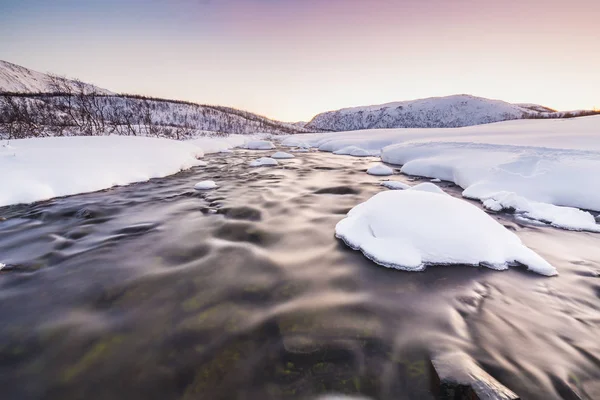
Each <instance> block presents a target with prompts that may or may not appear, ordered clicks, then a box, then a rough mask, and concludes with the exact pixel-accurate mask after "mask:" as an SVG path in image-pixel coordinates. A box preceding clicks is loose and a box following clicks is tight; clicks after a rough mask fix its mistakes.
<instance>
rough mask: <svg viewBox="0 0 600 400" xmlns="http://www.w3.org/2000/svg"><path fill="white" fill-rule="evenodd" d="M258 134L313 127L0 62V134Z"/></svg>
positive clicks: (16, 136) (176, 136)
mask: <svg viewBox="0 0 600 400" xmlns="http://www.w3.org/2000/svg"><path fill="white" fill-rule="evenodd" d="M257 132H266V133H272V134H294V133H306V132H314V131H312V130H309V129H305V128H304V127H303V126H298V125H294V124H288V123H284V122H280V121H275V120H271V119H269V118H266V117H263V116H260V115H257V114H254V113H251V112H247V111H242V110H237V109H234V108H230V107H221V106H210V105H200V104H195V103H191V102H184V101H177V100H167V99H158V98H150V97H144V96H138V95H124V94H115V93H113V92H110V91H108V90H106V89H102V88H98V87H96V86H94V85H91V84H87V83H84V82H81V81H79V80H71V79H65V78H60V77H56V76H52V75H49V74H43V73H41V72H37V71H33V70H30V69H28V68H25V67H21V66H19V65H16V64H12V63H9V62H6V61H0V138H25V137H39V136H62V135H93V136H98V135H108V134H118V135H142V136H157V137H168V138H175V139H186V138H191V137H196V136H201V135H206V134H243V135H244V134H252V133H257Z"/></svg>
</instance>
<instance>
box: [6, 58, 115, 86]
mask: <svg viewBox="0 0 600 400" xmlns="http://www.w3.org/2000/svg"><path fill="white" fill-rule="evenodd" d="M57 84H59V85H66V86H68V87H70V88H71V89H72V90H76V89H77V87H78V85H79V84H81V85H83V87H84V88H85V90H86V91H88V92H96V93H98V94H114V93H113V92H111V91H110V90H106V89H102V88H99V87H98V86H94V85H92V84H89V83H80V82H78V81H75V80H71V79H66V78H61V77H57V76H52V75H50V74H44V73H42V72H38V71H34V70H31V69H29V68H25V67H22V66H20V65H17V64H13V63H10V62H8V61H2V60H0V92H9V93H52V92H55V91H56V86H57Z"/></svg>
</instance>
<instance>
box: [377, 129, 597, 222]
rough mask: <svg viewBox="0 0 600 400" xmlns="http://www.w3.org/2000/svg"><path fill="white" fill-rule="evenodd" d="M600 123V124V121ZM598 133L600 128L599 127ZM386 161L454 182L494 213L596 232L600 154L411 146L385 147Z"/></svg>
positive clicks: (478, 146) (476, 146) (497, 147)
mask: <svg viewBox="0 0 600 400" xmlns="http://www.w3.org/2000/svg"><path fill="white" fill-rule="evenodd" d="M599 122H600V120H599ZM599 129H600V128H599ZM381 157H382V160H383V161H385V162H389V163H392V164H401V165H403V166H402V169H401V171H402V172H403V173H406V174H410V175H421V176H427V177H431V178H439V179H443V180H448V181H453V182H455V183H456V184H457V185H459V186H461V187H462V188H463V189H465V190H464V191H463V196H465V197H467V198H470V199H476V200H481V201H484V202H485V201H487V204H488V206H487V207H488V208H490V209H497V210H501V209H514V210H515V211H516V212H517V213H518V214H524V216H525V217H526V218H529V219H535V220H538V221H544V222H547V223H549V224H551V225H553V226H555V227H561V228H567V229H573V230H591V231H598V230H600V227H599V226H597V225H596V223H595V221H594V218H593V217H592V215H591V214H590V213H588V212H584V211H579V210H574V209H573V207H576V208H583V209H595V210H600V191H598V190H597V189H596V188H598V187H600V174H599V173H598V172H599V171H600V153H596V152H589V151H577V150H559V149H548V148H540V147H519V146H505V145H490V144H475V143H446V142H432V143H420V142H416V143H415V142H410V143H402V144H397V145H393V146H389V147H386V148H385V149H384V150H383V152H382V156H381Z"/></svg>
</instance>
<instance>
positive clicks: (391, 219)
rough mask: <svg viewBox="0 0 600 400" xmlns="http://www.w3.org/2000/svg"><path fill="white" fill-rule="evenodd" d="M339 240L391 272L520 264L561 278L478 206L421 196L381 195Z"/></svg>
mask: <svg viewBox="0 0 600 400" xmlns="http://www.w3.org/2000/svg"><path fill="white" fill-rule="evenodd" d="M457 232H460V234H457ZM335 235H336V237H338V238H340V239H342V240H343V241H344V242H345V243H346V244H347V245H348V246H350V247H351V248H353V249H355V250H360V251H361V252H362V253H363V254H364V255H365V256H366V257H367V258H369V259H371V260H373V261H374V262H375V263H377V264H380V265H383V266H385V267H388V268H395V269H401V270H406V271H422V270H424V269H425V267H426V266H428V265H451V264H464V265H475V266H476V265H483V266H486V267H489V268H492V269H496V270H504V269H507V268H508V267H509V266H510V265H514V264H517V263H519V264H523V265H526V266H527V267H528V268H529V269H530V270H532V271H534V272H537V273H539V274H542V275H547V276H551V275H556V274H557V272H556V269H555V268H554V267H552V265H550V264H549V263H548V262H547V261H545V260H544V259H543V258H541V257H540V256H539V255H538V254H536V253H535V252H533V251H532V250H531V249H529V248H527V247H525V246H524V245H523V243H521V240H520V239H519V238H518V237H517V236H516V235H515V234H514V233H512V232H510V231H509V230H507V229H506V228H504V227H503V226H502V225H501V224H499V223H498V222H496V220H494V219H493V218H492V217H490V216H489V215H488V214H486V213H485V212H484V211H482V210H480V209H479V208H477V207H476V206H474V205H472V204H469V203H468V202H466V201H463V200H460V199H456V198H454V197H452V196H448V195H440V194H438V193H430V192H425V191H421V190H404V191H386V192H381V193H378V194H376V195H375V196H373V197H372V198H371V199H369V200H367V201H366V202H364V203H362V204H359V205H357V206H356V207H354V208H353V209H352V210H350V212H349V213H348V215H347V216H346V218H344V219H343V220H342V221H340V222H339V223H338V224H337V225H336V227H335Z"/></svg>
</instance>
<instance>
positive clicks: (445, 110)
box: [306, 94, 586, 131]
mask: <svg viewBox="0 0 600 400" xmlns="http://www.w3.org/2000/svg"><path fill="white" fill-rule="evenodd" d="M579 113H581V115H583V114H584V113H586V112H584V111H577V112H574V113H558V112H556V111H554V110H552V109H550V108H548V107H544V106H540V105H537V104H510V103H507V102H504V101H500V100H490V99H485V98H482V97H475V96H470V95H465V94H462V95H454V96H448V97H432V98H427V99H420V100H411V101H401V102H397V103H388V104H382V105H376V106H367V107H354V108H344V109H341V110H337V111H329V112H325V113H322V114H319V115H317V116H316V117H314V118H313V119H312V120H311V121H310V122H309V123H308V124H306V128H308V129H318V130H326V131H351V130H359V129H376V128H458V127H462V126H470V125H479V124H487V123H491V122H499V121H506V120H512V119H523V118H563V117H570V116H577V115H579Z"/></svg>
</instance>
